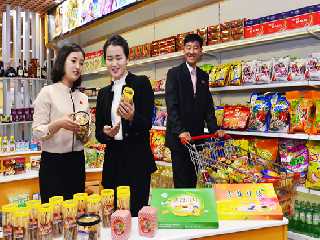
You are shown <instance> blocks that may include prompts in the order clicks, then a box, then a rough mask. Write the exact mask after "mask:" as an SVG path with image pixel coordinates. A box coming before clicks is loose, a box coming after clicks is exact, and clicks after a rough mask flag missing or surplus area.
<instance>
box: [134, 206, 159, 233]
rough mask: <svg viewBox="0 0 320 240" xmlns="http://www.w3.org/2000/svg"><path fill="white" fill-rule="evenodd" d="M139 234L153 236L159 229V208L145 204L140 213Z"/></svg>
mask: <svg viewBox="0 0 320 240" xmlns="http://www.w3.org/2000/svg"><path fill="white" fill-rule="evenodd" d="M138 228H139V235H140V236H143V237H149V238H153V237H154V236H155V234H156V232H157V230H158V217H157V209H156V208H154V207H150V206H144V207H143V208H142V209H141V210H140V211H139V213H138Z"/></svg>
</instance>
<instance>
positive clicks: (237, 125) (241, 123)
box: [222, 106, 250, 130]
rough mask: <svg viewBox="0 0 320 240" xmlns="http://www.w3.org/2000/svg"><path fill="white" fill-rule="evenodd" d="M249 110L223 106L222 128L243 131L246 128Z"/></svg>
mask: <svg viewBox="0 0 320 240" xmlns="http://www.w3.org/2000/svg"><path fill="white" fill-rule="evenodd" d="M249 115H250V108H249V107H247V106H225V107H224V116H223V124H222V126H223V128H225V129H235V130H241V129H242V130H243V129H245V128H246V126H247V121H248V118H249Z"/></svg>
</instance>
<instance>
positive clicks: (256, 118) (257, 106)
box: [248, 93, 270, 132]
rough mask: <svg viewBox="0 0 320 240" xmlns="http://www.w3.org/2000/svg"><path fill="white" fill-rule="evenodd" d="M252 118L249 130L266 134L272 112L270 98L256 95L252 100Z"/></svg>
mask: <svg viewBox="0 0 320 240" xmlns="http://www.w3.org/2000/svg"><path fill="white" fill-rule="evenodd" d="M250 105H251V107H250V117H249V122H248V130H252V131H259V132H265V131H267V130H268V118H269V111H270V101H269V97H268V96H266V95H263V94H257V93H254V94H252V95H251V99H250Z"/></svg>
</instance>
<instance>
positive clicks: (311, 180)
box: [306, 141, 320, 190]
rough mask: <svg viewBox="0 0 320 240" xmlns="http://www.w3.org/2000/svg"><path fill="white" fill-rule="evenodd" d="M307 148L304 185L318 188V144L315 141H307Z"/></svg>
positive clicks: (319, 182) (319, 167)
mask: <svg viewBox="0 0 320 240" xmlns="http://www.w3.org/2000/svg"><path fill="white" fill-rule="evenodd" d="M307 147H308V150H309V167H308V173H307V180H306V187H307V188H312V189H316V190H320V145H319V144H318V143H317V142H314V141H309V142H308V143H307Z"/></svg>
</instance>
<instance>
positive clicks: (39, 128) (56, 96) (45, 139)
mask: <svg viewBox="0 0 320 240" xmlns="http://www.w3.org/2000/svg"><path fill="white" fill-rule="evenodd" d="M71 96H72V98H71ZM72 100H73V102H74V107H75V111H73V103H72ZM78 111H86V112H89V103H88V97H87V96H86V95H85V94H83V93H81V92H80V91H78V90H76V91H74V92H71V89H70V88H69V87H68V86H66V85H64V84H63V83H61V82H59V83H54V84H52V85H49V86H46V87H44V88H42V89H41V91H40V93H39V95H38V96H37V98H36V100H35V102H34V115H33V123H32V132H33V138H35V139H37V140H40V141H41V144H42V150H43V151H46V152H50V153H67V152H71V151H72V150H73V151H81V150H83V144H82V143H81V142H80V141H79V140H77V139H76V136H75V134H73V132H72V131H69V130H66V129H63V128H61V129H60V130H59V131H58V132H56V133H55V134H53V135H50V133H49V128H48V126H49V124H50V123H51V122H53V121H55V120H57V119H59V118H63V117H65V116H66V115H69V114H72V113H74V112H78ZM73 138H74V139H73Z"/></svg>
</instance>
